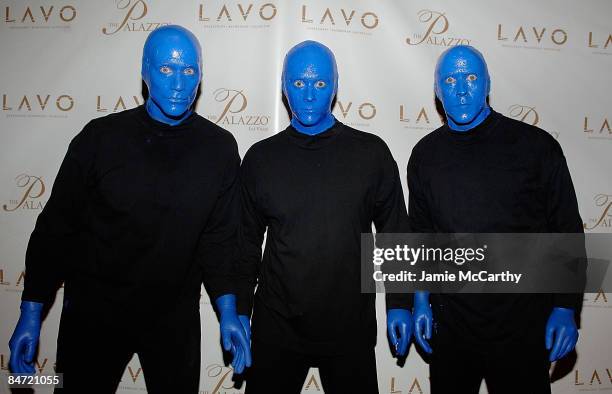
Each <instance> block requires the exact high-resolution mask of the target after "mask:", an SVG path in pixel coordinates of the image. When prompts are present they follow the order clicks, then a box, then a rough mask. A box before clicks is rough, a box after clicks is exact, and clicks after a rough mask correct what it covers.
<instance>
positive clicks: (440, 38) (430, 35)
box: [406, 10, 471, 47]
mask: <svg viewBox="0 0 612 394" xmlns="http://www.w3.org/2000/svg"><path fill="white" fill-rule="evenodd" d="M417 17H418V19H419V22H421V23H422V24H423V25H424V26H425V29H424V30H425V31H423V32H420V33H414V34H413V35H412V37H408V38H406V43H407V44H408V45H411V46H415V45H435V46H443V47H450V46H455V45H470V42H471V40H470V39H468V38H465V37H457V36H454V35H451V34H448V28H449V26H450V25H449V22H448V18H447V17H446V15H445V14H444V13H443V12H439V11H433V10H420V11H419V12H418V13H417Z"/></svg>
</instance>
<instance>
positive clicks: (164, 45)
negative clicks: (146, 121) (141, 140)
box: [142, 25, 202, 125]
mask: <svg viewBox="0 0 612 394" xmlns="http://www.w3.org/2000/svg"><path fill="white" fill-rule="evenodd" d="M201 67H202V57H201V50H200V44H199V42H198V40H197V38H196V37H195V36H194V35H193V34H192V33H191V32H190V31H189V30H187V29H185V28H183V27H181V26H174V25H172V26H163V27H160V28H158V29H156V30H154V31H153V32H152V33H151V34H150V35H149V37H148V38H147V41H146V42H145V46H144V50H143V56H142V79H143V80H144V82H145V83H146V84H147V87H148V88H149V98H148V100H147V106H146V107H147V111H148V112H149V115H151V117H152V118H153V119H155V120H158V121H160V122H163V123H167V124H170V125H175V124H178V123H180V122H181V121H182V120H184V119H185V118H187V117H188V116H189V115H190V114H191V112H192V108H191V106H192V104H193V102H194V101H195V97H196V94H197V91H198V85H199V84H200V80H201V79H202V70H201Z"/></svg>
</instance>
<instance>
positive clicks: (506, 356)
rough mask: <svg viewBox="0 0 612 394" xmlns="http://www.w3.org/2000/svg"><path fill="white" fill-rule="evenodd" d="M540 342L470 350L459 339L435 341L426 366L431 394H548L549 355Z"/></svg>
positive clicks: (542, 341) (526, 340) (483, 346)
mask: <svg viewBox="0 0 612 394" xmlns="http://www.w3.org/2000/svg"><path fill="white" fill-rule="evenodd" d="M541 336H542V338H541V339H542V340H541V341H540V340H539V339H535V338H530V339H527V338H526V339H525V341H524V342H515V343H513V344H508V345H505V346H487V345H482V346H477V348H476V349H470V348H469V347H468V346H465V344H464V343H462V339H461V338H455V339H453V338H444V339H441V338H434V339H433V340H432V347H433V353H432V357H431V361H430V364H429V375H430V382H431V394H448V393H461V394H478V392H479V387H480V384H481V382H482V380H483V379H484V380H485V382H486V385H487V388H488V392H489V394H516V393H521V394H550V392H551V391H550V379H549V374H548V369H549V366H550V363H549V362H548V351H547V350H546V349H545V347H544V330H542V335H541Z"/></svg>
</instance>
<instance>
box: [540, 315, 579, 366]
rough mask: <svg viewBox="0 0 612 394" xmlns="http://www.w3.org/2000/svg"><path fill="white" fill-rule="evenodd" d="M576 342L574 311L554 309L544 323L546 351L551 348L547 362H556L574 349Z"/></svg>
mask: <svg viewBox="0 0 612 394" xmlns="http://www.w3.org/2000/svg"><path fill="white" fill-rule="evenodd" d="M553 338H554V344H553ZM576 342H578V328H577V327H576V321H575V320H574V310H573V309H568V308H554V309H553V311H552V313H551V314H550V317H549V318H548V322H547V323H546V349H548V350H551V348H552V351H551V352H550V356H549V360H550V361H557V360H559V359H561V358H563V357H565V356H566V355H567V354H568V353H569V352H571V351H572V350H573V349H574V347H575V346H576Z"/></svg>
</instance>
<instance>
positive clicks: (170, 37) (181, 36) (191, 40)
mask: <svg viewBox="0 0 612 394" xmlns="http://www.w3.org/2000/svg"><path fill="white" fill-rule="evenodd" d="M142 60H143V65H144V64H145V63H147V62H148V63H160V62H174V63H186V64H189V65H201V62H202V51H201V49H200V43H199V41H198V39H197V38H196V37H195V36H194V35H193V33H191V32H190V31H189V30H187V29H185V28H184V27H181V26H176V25H170V26H162V27H160V28H158V29H156V30H154V31H153V32H152V33H151V34H149V36H148V37H147V40H146V42H145V45H144V49H143V54H142Z"/></svg>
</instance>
